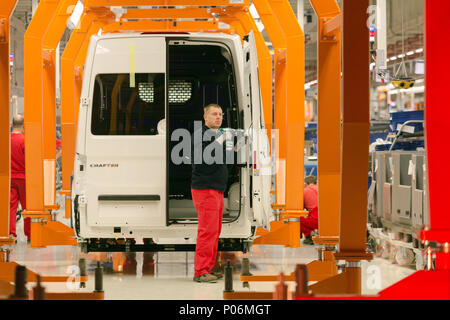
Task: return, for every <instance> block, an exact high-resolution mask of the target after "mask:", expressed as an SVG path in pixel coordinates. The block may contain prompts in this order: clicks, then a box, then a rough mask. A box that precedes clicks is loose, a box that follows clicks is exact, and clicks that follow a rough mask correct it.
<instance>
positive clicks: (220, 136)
mask: <svg viewBox="0 0 450 320" xmlns="http://www.w3.org/2000/svg"><path fill="white" fill-rule="evenodd" d="M203 118H204V120H205V123H204V125H203V126H202V128H201V132H199V131H200V129H198V130H196V131H195V132H194V135H193V145H194V159H193V160H194V161H192V180H191V193H192V200H193V202H194V206H195V209H196V210H197V212H198V229H197V242H196V249H195V260H194V281H196V282H216V280H217V279H220V278H222V274H220V273H212V269H213V267H214V264H215V261H216V255H217V249H218V241H219V235H220V232H221V230H222V212H223V207H224V202H223V193H224V192H225V190H226V187H227V181H228V168H227V164H226V161H225V159H224V158H225V151H224V152H223V156H224V158H223V159H222V160H223V161H216V158H215V156H216V155H215V151H212V153H211V155H210V156H212V157H213V158H214V160H213V161H209V160H208V159H206V158H205V157H206V156H207V155H205V154H206V151H207V150H212V148H211V147H217V148H219V149H220V148H223V145H224V142H225V141H226V140H227V139H229V137H227V135H226V134H225V133H222V131H221V130H220V126H221V125H222V120H223V114H222V108H221V107H220V106H219V105H217V104H210V105H208V106H206V107H205V108H204V116H203ZM199 136H201V138H200V139H199V138H198V137H199ZM203 137H209V138H210V139H202V138H203ZM196 139H197V140H199V141H196ZM205 140H206V141H205ZM213 144H216V145H213ZM217 144H218V145H217ZM207 147H209V148H208V149H207V150H205V149H206V148H207ZM214 150H216V148H214ZM222 150H223V149H222ZM200 152H201V153H200ZM213 152H214V154H213ZM198 157H201V163H200V162H199V161H198V160H199V159H198ZM210 160H211V159H210Z"/></svg>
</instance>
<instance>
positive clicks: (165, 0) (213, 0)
mask: <svg viewBox="0 0 450 320" xmlns="http://www.w3.org/2000/svg"><path fill="white" fill-rule="evenodd" d="M83 4H84V5H85V6H86V7H89V6H102V7H107V6H130V7H131V6H148V5H151V6H226V7H242V6H249V5H250V0H241V1H230V0H209V1H208V0H197V1H195V2H194V1H192V0H85V1H83Z"/></svg>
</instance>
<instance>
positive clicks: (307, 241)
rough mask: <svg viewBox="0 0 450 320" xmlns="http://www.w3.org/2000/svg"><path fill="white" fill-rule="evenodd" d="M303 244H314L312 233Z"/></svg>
mask: <svg viewBox="0 0 450 320" xmlns="http://www.w3.org/2000/svg"><path fill="white" fill-rule="evenodd" d="M303 244H307V245H313V244H314V241H313V240H312V238H311V235H309V236H308V237H306V238H305V240H303Z"/></svg>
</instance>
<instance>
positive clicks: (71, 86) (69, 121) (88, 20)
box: [60, 8, 113, 218]
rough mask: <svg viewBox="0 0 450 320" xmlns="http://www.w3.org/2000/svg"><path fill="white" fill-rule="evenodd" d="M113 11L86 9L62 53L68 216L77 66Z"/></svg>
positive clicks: (74, 135) (63, 165) (62, 101)
mask: <svg viewBox="0 0 450 320" xmlns="http://www.w3.org/2000/svg"><path fill="white" fill-rule="evenodd" d="M108 13H109V18H110V21H111V22H112V21H113V20H112V19H113V15H112V13H111V11H110V10H108V9H103V8H102V9H91V10H89V11H87V12H86V11H85V12H84V13H83V14H82V16H81V19H80V24H79V25H78V26H77V28H76V29H75V30H74V31H73V33H72V35H71V36H70V39H69V42H68V43H67V46H66V48H65V50H64V53H63V55H62V56H61V134H62V145H61V147H62V184H63V185H62V190H61V191H60V193H61V194H63V195H65V196H66V200H65V211H66V214H65V216H66V218H69V217H70V201H71V200H70V189H71V185H70V177H71V175H72V171H73V162H74V157H75V139H76V132H77V128H76V122H77V116H76V115H77V114H78V112H76V111H75V110H77V109H78V107H79V101H80V96H79V94H80V90H81V89H80V90H78V92H77V90H76V88H78V87H79V86H77V82H79V81H77V80H76V68H75V60H76V59H77V57H78V56H80V60H84V58H85V56H86V51H87V45H88V43H89V39H90V36H91V35H92V34H94V33H96V32H97V31H98V30H99V29H100V27H101V26H102V25H104V24H105V23H106V22H101V21H99V19H107V14H108Z"/></svg>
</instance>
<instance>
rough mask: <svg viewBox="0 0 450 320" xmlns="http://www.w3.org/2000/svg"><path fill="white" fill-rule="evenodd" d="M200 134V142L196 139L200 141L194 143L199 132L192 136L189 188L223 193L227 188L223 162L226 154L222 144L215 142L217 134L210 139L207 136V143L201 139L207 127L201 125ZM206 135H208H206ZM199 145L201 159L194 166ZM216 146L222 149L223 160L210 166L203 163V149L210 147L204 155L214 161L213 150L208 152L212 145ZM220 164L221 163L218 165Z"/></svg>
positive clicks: (226, 174) (226, 171)
mask: <svg viewBox="0 0 450 320" xmlns="http://www.w3.org/2000/svg"><path fill="white" fill-rule="evenodd" d="M201 130H202V134H201V140H200V139H198V138H197V140H200V141H196V136H197V137H200V134H199V132H197V133H195V132H194V135H193V136H192V141H193V143H192V145H193V150H192V155H193V157H192V180H191V188H192V189H200V190H201V189H214V190H218V191H221V192H225V190H226V188H227V181H228V168H227V164H226V162H225V160H226V159H225V158H226V153H225V150H224V144H219V142H217V141H216V138H218V137H219V136H220V134H219V133H217V134H214V135H213V136H212V137H211V136H210V135H209V136H207V137H211V139H210V140H209V141H203V137H204V135H205V132H206V131H207V130H210V129H209V128H208V127H207V126H205V125H203V127H202V129H201ZM209 132H212V130H210V131H209ZM206 135H208V133H206ZM200 143H201V152H202V154H201V155H202V157H201V164H196V163H195V162H198V160H199V159H198V156H200V155H199V154H198V153H199V151H200ZM213 144H216V145H217V146H218V147H220V148H221V149H222V152H223V158H222V161H213V163H212V164H207V163H205V160H207V159H205V157H204V155H205V152H204V151H205V148H207V147H208V146H210V145H211V146H210V147H209V148H208V150H207V152H206V155H209V154H211V156H212V158H213V159H214V157H215V151H214V150H213V151H212V152H209V150H210V148H213V147H214V145H213ZM196 150H197V154H196ZM196 156H197V159H196ZM218 162H221V163H218Z"/></svg>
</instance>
